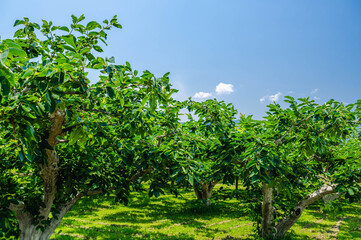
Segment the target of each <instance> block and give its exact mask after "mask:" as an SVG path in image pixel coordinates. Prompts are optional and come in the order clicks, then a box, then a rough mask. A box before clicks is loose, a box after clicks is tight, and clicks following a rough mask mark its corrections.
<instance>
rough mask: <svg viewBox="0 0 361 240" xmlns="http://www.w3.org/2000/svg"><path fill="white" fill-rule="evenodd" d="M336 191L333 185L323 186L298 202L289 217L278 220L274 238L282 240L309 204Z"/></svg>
mask: <svg viewBox="0 0 361 240" xmlns="http://www.w3.org/2000/svg"><path fill="white" fill-rule="evenodd" d="M335 189H336V185H335V184H331V185H323V186H322V187H321V188H320V189H318V190H316V191H314V192H313V193H311V194H309V195H308V196H307V197H306V198H305V199H304V200H302V201H300V202H299V203H298V204H297V205H296V207H295V208H294V210H293V211H292V212H291V214H290V215H288V216H287V217H285V218H284V219H282V220H280V221H279V222H278V224H277V226H276V231H277V234H276V237H277V238H278V239H282V238H283V237H284V235H285V233H286V232H287V231H288V230H289V229H290V228H291V227H292V226H293V224H295V223H296V221H297V220H298V219H299V218H300V217H301V215H302V212H303V210H305V209H306V207H308V206H309V205H310V204H312V203H314V202H316V201H317V200H319V199H320V198H322V197H323V196H326V195H328V194H331V193H334V192H335Z"/></svg>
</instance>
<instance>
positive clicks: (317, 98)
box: [313, 96, 321, 100]
mask: <svg viewBox="0 0 361 240" xmlns="http://www.w3.org/2000/svg"><path fill="white" fill-rule="evenodd" d="M313 98H314V99H315V100H320V99H321V98H319V97H316V96H314V97H313Z"/></svg>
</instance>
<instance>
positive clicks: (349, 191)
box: [347, 188, 355, 196]
mask: <svg viewBox="0 0 361 240" xmlns="http://www.w3.org/2000/svg"><path fill="white" fill-rule="evenodd" d="M347 191H348V194H350V196H353V195H354V194H355V193H354V191H353V190H352V188H349V189H347Z"/></svg>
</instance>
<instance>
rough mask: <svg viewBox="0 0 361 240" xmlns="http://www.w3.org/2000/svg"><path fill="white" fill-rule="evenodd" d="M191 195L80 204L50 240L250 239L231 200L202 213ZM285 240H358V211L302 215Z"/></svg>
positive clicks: (238, 208) (250, 229)
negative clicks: (126, 204)
mask: <svg viewBox="0 0 361 240" xmlns="http://www.w3.org/2000/svg"><path fill="white" fill-rule="evenodd" d="M194 198H195V197H194V195H193V193H192V192H185V193H184V194H182V196H181V197H180V196H178V197H177V198H176V197H175V196H172V195H166V196H161V197H159V198H154V197H153V198H149V197H148V196H147V193H146V192H144V193H134V194H133V195H132V198H131V201H130V203H129V205H128V206H124V205H121V204H114V203H113V200H112V199H111V198H104V197H102V198H97V199H94V200H92V201H90V200H89V199H85V200H82V201H81V202H80V203H79V204H77V205H76V206H74V207H73V209H72V210H71V211H70V212H69V213H68V214H67V216H66V217H65V218H64V220H63V222H62V225H61V226H60V227H59V228H58V229H57V230H56V234H55V235H54V236H53V239H64V240H65V239H130V240H133V239H134V240H135V239H179V240H180V239H223V240H227V239H228V240H231V239H254V228H253V226H252V225H253V222H252V221H251V220H250V219H249V218H248V217H247V211H246V209H245V208H244V207H243V206H242V205H241V204H240V203H239V201H237V200H226V201H221V200H218V201H217V203H216V204H215V205H214V207H213V208H211V209H209V210H208V211H204V210H203V209H202V208H200V207H199V205H197V203H196V202H195V201H194ZM289 239H345V240H346V239H361V206H360V204H352V205H347V206H345V207H343V209H342V211H341V210H340V209H338V210H337V211H335V210H328V211H321V210H320V207H319V206H315V207H313V208H311V209H309V210H307V211H306V212H304V214H303V215H302V217H301V218H300V219H299V221H298V222H297V224H296V225H295V226H294V227H293V228H292V231H291V233H290V237H289Z"/></svg>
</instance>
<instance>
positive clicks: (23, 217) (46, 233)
mask: <svg viewBox="0 0 361 240" xmlns="http://www.w3.org/2000/svg"><path fill="white" fill-rule="evenodd" d="M89 193H90V194H89V195H95V194H98V193H101V191H92V192H89ZM83 196H84V194H82V193H79V194H77V195H76V196H75V197H74V198H72V199H71V200H70V201H69V202H68V203H66V204H64V205H63V206H61V207H60V208H59V209H58V211H59V213H58V214H57V215H56V218H54V217H53V218H51V219H50V223H49V224H48V225H43V224H41V223H38V224H35V223H34V220H35V219H34V217H33V216H32V215H31V214H30V213H29V212H27V211H26V209H25V205H24V204H23V203H20V204H18V205H16V204H11V205H10V207H9V209H11V210H13V211H15V213H16V218H17V220H18V223H19V229H20V236H19V239H20V240H48V239H50V237H51V235H52V234H53V233H54V232H55V229H56V228H57V227H58V226H59V225H60V223H61V220H62V219H63V218H64V216H65V214H66V213H67V212H68V211H69V210H70V209H71V207H72V206H74V204H75V203H76V202H77V201H78V200H79V199H80V198H81V197H83Z"/></svg>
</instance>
